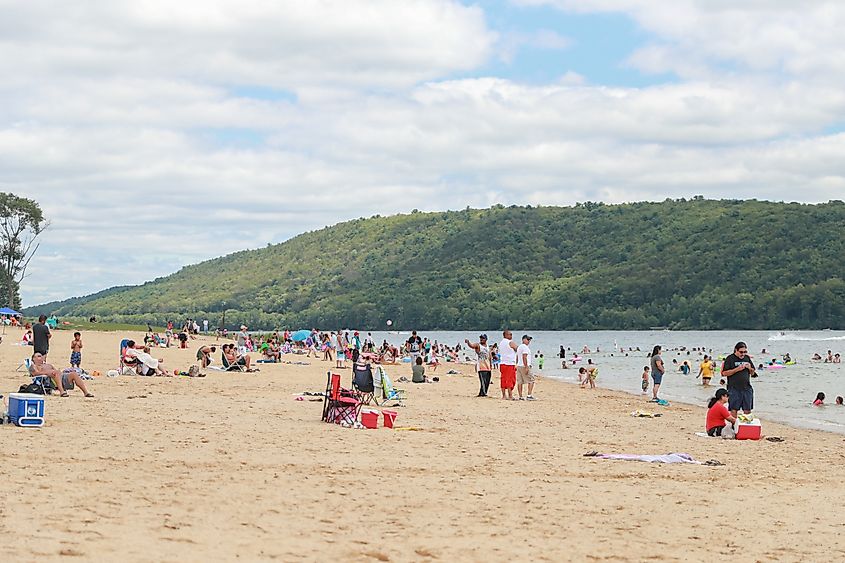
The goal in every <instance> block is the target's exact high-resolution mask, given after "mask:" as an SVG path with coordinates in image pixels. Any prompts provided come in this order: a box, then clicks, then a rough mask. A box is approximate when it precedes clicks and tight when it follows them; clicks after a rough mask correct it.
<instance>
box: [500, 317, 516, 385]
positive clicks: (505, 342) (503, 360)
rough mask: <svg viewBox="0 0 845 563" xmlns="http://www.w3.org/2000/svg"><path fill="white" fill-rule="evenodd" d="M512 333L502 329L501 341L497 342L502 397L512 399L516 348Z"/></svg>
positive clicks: (514, 382)
mask: <svg viewBox="0 0 845 563" xmlns="http://www.w3.org/2000/svg"><path fill="white" fill-rule="evenodd" d="M517 348H518V346H517V345H516V342H514V341H513V333H512V332H511V331H509V330H507V329H506V330H503V331H502V341H501V342H499V378H500V379H499V386H500V387H501V388H502V399H507V400H508V401H514V400H515V399H514V396H513V388H514V387H515V386H516V349H517Z"/></svg>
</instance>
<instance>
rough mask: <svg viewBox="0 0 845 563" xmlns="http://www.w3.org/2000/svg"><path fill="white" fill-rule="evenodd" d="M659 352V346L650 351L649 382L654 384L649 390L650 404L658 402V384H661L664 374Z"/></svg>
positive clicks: (664, 368)
mask: <svg viewBox="0 0 845 563" xmlns="http://www.w3.org/2000/svg"><path fill="white" fill-rule="evenodd" d="M660 351H661V349H660V346H655V347H654V349H653V350H652V351H651V380H652V381H653V382H654V386H653V387H652V389H651V393H652V396H653V398H652V399H651V402H652V403H656V402H658V401H659V400H660V398H659V397H658V396H657V392H658V391H659V390H660V384H661V383H663V374H664V373H666V367H665V366H664V365H663V358H661V357H660Z"/></svg>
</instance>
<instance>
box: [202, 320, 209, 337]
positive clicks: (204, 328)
mask: <svg viewBox="0 0 845 563" xmlns="http://www.w3.org/2000/svg"><path fill="white" fill-rule="evenodd" d="M202 331H203V333H204V334H208V319H203V320H202Z"/></svg>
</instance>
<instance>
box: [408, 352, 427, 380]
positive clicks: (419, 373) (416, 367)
mask: <svg viewBox="0 0 845 563" xmlns="http://www.w3.org/2000/svg"><path fill="white" fill-rule="evenodd" d="M411 382H412V383H428V378H427V377H426V376H425V366H424V365H423V359H422V356H417V357H416V358H414V364H413V365H412V366H411Z"/></svg>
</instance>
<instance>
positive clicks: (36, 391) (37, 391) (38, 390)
mask: <svg viewBox="0 0 845 563" xmlns="http://www.w3.org/2000/svg"><path fill="white" fill-rule="evenodd" d="M18 393H29V394H31V395H46V394H47V391H46V389H44V386H43V385H38V384H37V383H28V384H26V385H21V388H20V389H18Z"/></svg>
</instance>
